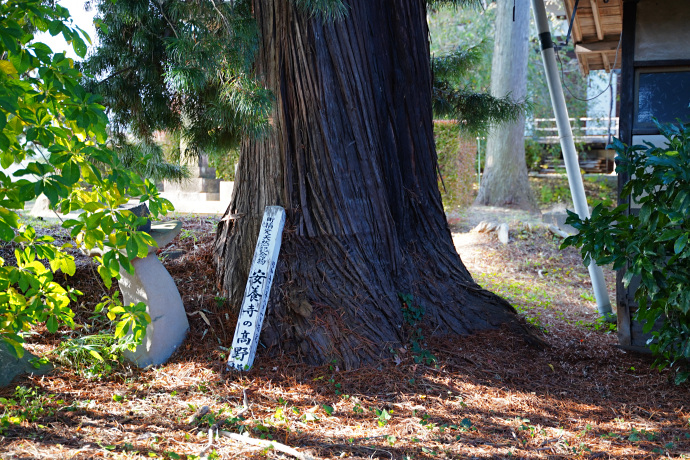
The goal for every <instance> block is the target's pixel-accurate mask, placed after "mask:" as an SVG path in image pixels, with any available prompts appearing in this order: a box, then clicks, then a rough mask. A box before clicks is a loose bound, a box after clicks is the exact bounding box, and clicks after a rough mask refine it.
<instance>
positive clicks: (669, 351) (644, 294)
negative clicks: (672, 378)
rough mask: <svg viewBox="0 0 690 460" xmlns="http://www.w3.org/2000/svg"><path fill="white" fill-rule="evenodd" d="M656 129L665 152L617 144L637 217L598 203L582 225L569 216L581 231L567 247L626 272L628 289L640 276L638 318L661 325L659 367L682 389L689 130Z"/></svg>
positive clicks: (689, 300)
mask: <svg viewBox="0 0 690 460" xmlns="http://www.w3.org/2000/svg"><path fill="white" fill-rule="evenodd" d="M657 126H658V128H659V130H660V132H661V134H663V136H664V137H665V138H666V139H667V141H668V147H666V148H659V147H654V146H652V145H651V144H648V145H646V146H642V145H635V146H632V147H628V146H625V145H624V144H623V143H622V142H620V141H619V140H618V139H616V140H614V148H615V149H616V152H617V156H616V160H617V162H618V166H617V168H616V171H617V172H618V174H625V175H626V176H627V177H629V178H630V179H629V181H628V182H627V183H626V184H625V186H624V187H623V190H622V195H623V196H624V197H629V198H631V199H633V198H634V199H635V200H636V201H637V203H639V205H640V209H639V213H630V212H628V206H627V205H625V204H624V205H621V206H618V207H616V208H615V209H613V210H610V209H607V208H606V207H604V206H603V205H601V204H600V205H598V206H596V207H595V208H594V211H593V212H592V217H591V218H589V219H585V220H584V221H582V220H581V219H579V218H578V217H577V215H575V214H573V213H569V217H568V220H567V221H566V222H567V223H569V224H571V225H572V226H573V227H575V228H577V229H578V230H579V231H580V232H579V234H578V235H575V236H571V237H568V238H566V240H565V241H564V242H563V247H566V246H577V247H579V248H580V250H581V251H582V255H583V258H584V263H585V265H588V264H589V262H590V260H592V259H593V260H595V261H596V263H597V264H599V265H606V264H611V263H612V264H613V267H614V269H617V270H620V269H623V268H625V275H624V276H623V283H624V284H625V286H626V287H627V286H628V285H629V284H630V281H631V279H632V278H633V277H639V279H640V285H639V287H638V288H637V290H636V292H635V301H636V302H637V304H638V306H639V308H638V310H637V315H636V319H637V320H638V321H640V322H643V323H644V329H645V332H649V331H650V329H651V328H652V327H653V325H654V323H655V322H656V321H657V320H661V321H662V322H663V325H662V327H661V329H660V330H658V331H652V335H653V340H652V341H650V343H649V346H650V348H651V350H652V352H654V354H655V355H656V356H657V361H656V363H655V364H656V365H658V366H659V367H660V368H664V367H666V366H669V365H670V366H675V367H676V372H677V373H676V383H682V382H683V381H685V380H687V378H688V376H689V375H690V373H689V372H688V370H689V369H690V367H689V366H688V359H690V290H689V289H688V285H690V244H688V238H689V237H690V168H689V166H690V128H689V127H688V126H682V125H678V126H676V125H670V126H661V125H658V124H657Z"/></svg>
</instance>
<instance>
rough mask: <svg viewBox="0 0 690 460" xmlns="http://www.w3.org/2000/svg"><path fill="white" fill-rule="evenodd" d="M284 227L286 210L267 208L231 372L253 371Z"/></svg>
mask: <svg viewBox="0 0 690 460" xmlns="http://www.w3.org/2000/svg"><path fill="white" fill-rule="evenodd" d="M284 226H285V210H284V209H283V208H281V207H280V206H266V210H265V211H264V218H263V221H262V222H261V230H260V231H259V239H258V240H257V243H256V249H255V250H254V258H253V259H252V266H251V268H250V270H249V279H247V287H246V288H245V290H244V299H243V300H242V308H241V309H240V316H239V318H238V319H237V327H236V328H235V336H234V337H233V339H232V347H231V348H230V357H229V358H228V369H235V370H243V371H246V370H249V369H251V367H252V364H253V363H254V355H255V354H256V346H257V345H258V344H259V335H260V334H261V325H262V324H263V322H264V316H265V314H266V304H267V303H268V296H269V294H270V293H271V283H272V282H273V274H274V273H275V269H276V263H277V262H278V253H279V252H280V243H281V240H282V236H283V227H284Z"/></svg>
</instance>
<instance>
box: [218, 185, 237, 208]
mask: <svg viewBox="0 0 690 460" xmlns="http://www.w3.org/2000/svg"><path fill="white" fill-rule="evenodd" d="M219 188H220V198H219V199H220V201H221V202H222V203H225V204H226V205H228V204H229V203H230V200H231V199H232V191H233V189H234V188H235V182H233V181H227V180H223V181H220V186H219Z"/></svg>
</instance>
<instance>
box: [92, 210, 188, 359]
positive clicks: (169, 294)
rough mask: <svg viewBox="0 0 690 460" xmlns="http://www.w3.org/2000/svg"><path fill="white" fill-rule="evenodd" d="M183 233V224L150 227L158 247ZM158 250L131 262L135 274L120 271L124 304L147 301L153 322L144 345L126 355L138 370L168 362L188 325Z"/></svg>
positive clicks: (158, 223)
mask: <svg viewBox="0 0 690 460" xmlns="http://www.w3.org/2000/svg"><path fill="white" fill-rule="evenodd" d="M180 230H182V222H179V221H167V222H155V223H153V224H151V231H150V232H149V234H150V235H151V237H153V239H154V240H156V243H157V244H158V248H162V247H164V246H165V245H167V244H169V243H170V242H171V241H172V240H173V239H174V238H175V236H177V234H178V233H180ZM158 248H156V247H150V248H149V254H148V256H147V257H145V258H143V259H140V258H138V257H137V258H135V259H134V260H132V266H133V267H134V273H133V274H130V273H127V271H126V270H123V269H122V268H120V279H119V280H118V284H119V285H120V290H121V291H122V302H123V303H124V304H125V305H129V304H130V303H134V304H137V303H139V302H144V303H145V304H146V312H147V313H148V314H149V316H150V317H151V322H150V323H149V325H148V326H147V327H146V335H145V337H144V339H143V341H142V343H141V344H140V345H139V346H138V347H137V348H136V350H135V351H133V352H126V353H125V358H127V359H128V360H129V361H131V362H133V363H135V364H136V365H137V366H139V367H146V366H151V365H154V366H157V365H159V364H163V363H165V362H166V361H167V360H168V358H170V356H172V354H173V353H174V352H175V350H176V349H177V348H178V347H179V346H180V345H181V344H182V342H183V341H184V338H185V336H186V335H187V331H188V330H189V322H188V321H187V313H186V312H185V309H184V304H183V303H182V298H181V297H180V293H179V292H178V290H177V286H175V281H173V279H172V277H171V276H170V274H169V273H168V271H167V270H166V269H165V267H164V266H163V264H162V263H161V262H160V260H158V257H157V256H156V251H157V250H158ZM88 254H89V255H92V256H93V255H101V251H100V250H98V249H95V250H91V251H88Z"/></svg>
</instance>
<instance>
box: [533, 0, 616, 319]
mask: <svg viewBox="0 0 690 460" xmlns="http://www.w3.org/2000/svg"><path fill="white" fill-rule="evenodd" d="M532 10H533V13H534V22H535V23H536V25H537V33H538V34H539V41H540V42H541V56H542V62H543V63H544V71H545V73H546V83H547V85H548V87H549V94H550V95H551V104H552V105H553V111H554V115H555V116H556V126H557V127H558V137H559V138H560V141H561V150H562V151H563V160H564V161H565V171H566V173H567V174H568V184H570V193H571V194H572V196H573V205H574V206H575V212H577V215H578V216H580V219H586V218H588V217H589V208H588V207H587V198H586V197H585V186H584V185H583V184H582V176H580V165H579V163H578V161H577V150H575V142H574V140H573V132H572V129H571V127H570V119H569V118H568V109H567V107H566V105H565V97H564V96H563V87H562V86H561V82H560V80H559V79H558V67H556V55H555V51H554V45H553V41H552V40H551V32H550V31H549V21H548V19H547V17H546V8H545V6H544V0H532ZM573 14H574V13H573ZM588 269H589V276H590V278H591V280H592V290H593V291H594V297H595V299H596V301H597V309H598V310H599V314H600V315H602V316H603V317H604V318H606V319H607V320H609V321H613V318H614V316H613V315H612V313H611V301H610V300H609V293H608V291H607V290H606V281H605V280H604V272H603V271H602V269H601V267H599V266H598V265H597V264H596V263H594V261H592V262H591V263H590V264H589V267H588Z"/></svg>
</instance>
